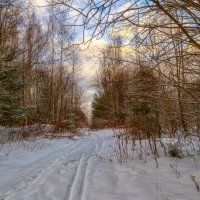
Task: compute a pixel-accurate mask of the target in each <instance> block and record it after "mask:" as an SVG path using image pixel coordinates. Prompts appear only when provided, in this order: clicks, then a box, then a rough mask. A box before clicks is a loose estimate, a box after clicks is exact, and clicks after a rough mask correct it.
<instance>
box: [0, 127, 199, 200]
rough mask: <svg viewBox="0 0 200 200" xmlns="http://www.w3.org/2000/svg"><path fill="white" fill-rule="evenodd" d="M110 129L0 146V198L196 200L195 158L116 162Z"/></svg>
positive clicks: (197, 160)
mask: <svg viewBox="0 0 200 200" xmlns="http://www.w3.org/2000/svg"><path fill="white" fill-rule="evenodd" d="M115 145H116V143H115V137H113V131H112V130H110V129H105V130H100V131H93V132H90V133H89V132H88V133H85V134H84V135H83V137H76V138H75V139H69V138H61V139H51V140H49V139H44V138H43V139H40V140H39V141H36V142H34V143H31V142H24V143H23V145H22V144H20V143H17V142H15V143H12V144H5V145H4V146H3V147H2V148H0V149H1V150H0V177H1V178H0V200H11V199H13V200H37V199H38V200H133V199H134V200H197V199H200V192H197V189H196V187H195V184H194V182H193V181H192V179H191V177H192V176H195V179H196V181H197V182H198V183H199V184H200V158H199V157H198V156H196V157H195V158H194V157H191V156H190V157H185V158H184V159H175V158H169V157H161V158H159V159H158V163H159V168H156V164H155V161H154V160H153V159H152V157H151V156H149V157H147V159H146V163H144V162H142V161H141V160H139V159H137V158H135V159H134V160H131V161H129V162H128V163H125V164H120V163H119V162H118V161H117V159H116V156H115V152H114V148H115Z"/></svg>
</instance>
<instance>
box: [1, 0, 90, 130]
mask: <svg viewBox="0 0 200 200" xmlns="http://www.w3.org/2000/svg"><path fill="white" fill-rule="evenodd" d="M46 12H47V14H46V15H45V16H40V15H38V12H37V11H36V8H35V7H34V6H32V5H31V4H28V3H26V2H24V1H19V0H14V1H13V0H12V1H10V0H4V1H1V5H0V125H1V126H6V127H16V126H24V125H31V124H36V123H49V124H59V123H61V124H62V126H64V125H66V126H68V127H70V126H76V125H77V126H78V124H80V123H81V122H85V121H86V116H85V114H84V112H83V111H82V108H81V104H82V97H83V88H81V86H80V85H79V84H78V82H79V79H80V73H79V71H80V63H79V55H78V53H77V52H75V48H74V46H73V43H74V39H75V33H74V32H73V30H72V29H71V28H69V27H67V26H66V22H65V21H64V20H63V19H64V18H65V15H66V13H65V12H64V13H62V14H60V15H55V10H54V9H53V8H49V9H47V11H46Z"/></svg>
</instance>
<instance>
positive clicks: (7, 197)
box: [0, 141, 82, 200]
mask: <svg viewBox="0 0 200 200" xmlns="http://www.w3.org/2000/svg"><path fill="white" fill-rule="evenodd" d="M81 143H82V141H79V142H77V143H74V144H71V145H69V146H67V147H64V148H61V149H59V150H57V151H56V152H55V153H56V155H55V154H53V155H52V156H50V157H48V159H42V160H43V161H42V162H40V163H39V164H38V163H37V164H36V165H35V166H36V167H34V169H37V171H36V172H35V170H33V171H31V172H29V173H28V174H31V175H29V176H28V177H26V178H25V179H22V180H21V181H19V182H18V183H17V184H16V186H15V187H14V188H12V189H10V190H8V191H7V192H5V193H4V194H3V195H2V196H0V200H11V199H14V198H15V196H16V195H17V194H18V191H20V192H25V190H28V188H29V187H31V186H34V185H35V184H37V182H39V184H40V185H41V184H42V183H44V182H45V180H46V178H47V175H49V174H51V173H52V172H53V171H54V169H55V167H57V166H59V165H60V164H61V163H62V162H64V161H66V159H65V158H66V157H68V156H70V155H71V154H72V153H73V152H74V151H77V149H79V148H80V147H81V146H80V144H81ZM63 150H64V151H67V152H70V153H68V154H67V155H66V154H64V155H63ZM46 157H47V156H46ZM46 157H45V158H46ZM44 164H45V166H44ZM38 168H39V169H38ZM45 177H46V178H45ZM41 180H42V181H41Z"/></svg>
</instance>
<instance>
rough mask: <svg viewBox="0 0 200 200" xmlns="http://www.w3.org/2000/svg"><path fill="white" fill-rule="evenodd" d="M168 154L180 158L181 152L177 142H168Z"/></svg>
mask: <svg viewBox="0 0 200 200" xmlns="http://www.w3.org/2000/svg"><path fill="white" fill-rule="evenodd" d="M168 155H169V156H171V157H176V158H180V159H181V158H182V157H183V153H182V150H181V148H180V145H179V144H178V143H174V144H172V143H170V144H168Z"/></svg>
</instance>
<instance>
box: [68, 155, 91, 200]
mask: <svg viewBox="0 0 200 200" xmlns="http://www.w3.org/2000/svg"><path fill="white" fill-rule="evenodd" d="M89 158H90V157H89V156H88V155H85V154H82V155H81V158H80V160H79V163H78V166H77V169H76V171H75V176H74V180H73V183H72V185H71V188H70V190H69V194H68V195H67V196H66V198H65V200H80V199H81V196H82V193H83V189H84V183H85V178H86V177H85V176H86V171H87V166H88V160H89Z"/></svg>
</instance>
